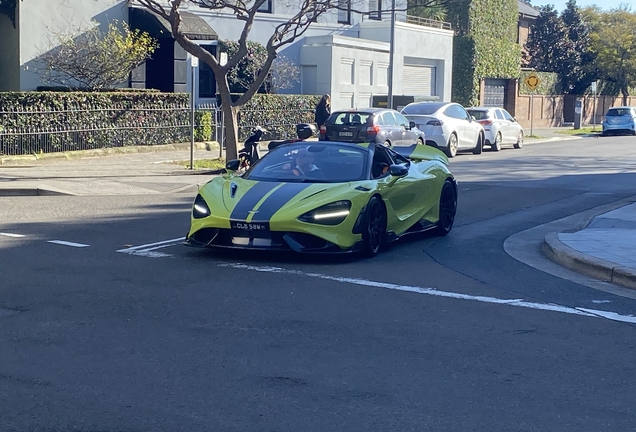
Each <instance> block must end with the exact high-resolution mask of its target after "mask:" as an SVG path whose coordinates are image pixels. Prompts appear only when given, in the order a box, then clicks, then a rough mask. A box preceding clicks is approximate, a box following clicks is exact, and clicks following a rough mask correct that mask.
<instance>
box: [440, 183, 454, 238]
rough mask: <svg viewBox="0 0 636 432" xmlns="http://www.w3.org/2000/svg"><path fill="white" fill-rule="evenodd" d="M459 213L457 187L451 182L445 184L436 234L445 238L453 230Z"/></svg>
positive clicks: (441, 194)
mask: <svg viewBox="0 0 636 432" xmlns="http://www.w3.org/2000/svg"><path fill="white" fill-rule="evenodd" d="M456 213H457V192H456V191H455V186H453V184H452V183H451V182H450V181H449V180H446V181H445V182H444V186H442V192H441V193H440V196H439V221H438V222H437V227H436V228H435V233H436V234H437V235H440V236H445V235H446V234H448V233H449V232H451V230H452V229H453V223H454V222H455V214H456Z"/></svg>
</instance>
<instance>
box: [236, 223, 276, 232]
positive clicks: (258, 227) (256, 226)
mask: <svg viewBox="0 0 636 432" xmlns="http://www.w3.org/2000/svg"><path fill="white" fill-rule="evenodd" d="M230 227H231V228H232V229H237V230H242V231H268V230H269V224H268V223H266V222H230Z"/></svg>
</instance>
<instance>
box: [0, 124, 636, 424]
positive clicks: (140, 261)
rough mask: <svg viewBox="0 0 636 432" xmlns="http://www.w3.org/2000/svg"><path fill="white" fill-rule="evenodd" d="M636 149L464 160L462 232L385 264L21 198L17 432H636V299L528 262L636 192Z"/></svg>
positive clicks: (184, 217) (3, 410)
mask: <svg viewBox="0 0 636 432" xmlns="http://www.w3.org/2000/svg"><path fill="white" fill-rule="evenodd" d="M635 142H636V138H634V137H609V138H589V139H582V140H575V141H564V142H559V143H546V144H533V145H527V146H525V147H524V148H523V149H520V150H512V149H510V150H508V149H506V150H503V151H501V152H499V153H493V152H488V151H487V152H484V154H482V155H472V154H470V155H469V154H461V155H459V156H458V157H456V158H454V159H453V160H452V161H451V169H452V170H453V171H454V172H455V174H456V175H457V177H458V179H459V182H460V183H459V185H460V195H459V200H460V201H459V210H458V216H457V220H456V226H455V228H454V230H453V231H452V232H451V234H450V235H449V236H447V237H444V238H437V237H434V236H432V235H428V234H426V235H416V236H413V237H411V238H408V239H405V240H404V241H400V242H399V243H396V244H394V245H392V246H391V247H389V248H387V250H385V251H384V252H383V253H381V254H380V255H379V256H377V257H376V258H374V259H368V260H364V259H360V258H357V257H344V258H343V257H334V258H329V257H307V256H295V255H280V254H254V253H249V254H245V253H228V252H217V251H208V250H199V249H193V248H187V247H185V246H182V245H181V244H180V242H179V239H180V238H182V237H183V236H184V235H185V232H186V230H187V228H188V223H189V216H188V212H189V208H190V204H191V200H192V197H190V196H188V195H184V194H173V195H165V196H118V197H23V198H0V233H1V234H2V235H0V329H2V331H1V332H0V431H3V432H4V431H37V432H39V431H42V432H44V431H46V432H53V431H55V432H57V431H90V432H97V431H127V432H128V431H134V432H137V431H188V432H194V431H336V430H338V431H340V430H342V431H372V430H373V431H375V430H377V431H425V430H430V431H484V432H492V431H541V432H545V431H583V430H584V431H593V430H617V431H627V430H632V429H633V427H634V424H636V412H635V410H636V408H634V404H633V401H634V400H635V399H636V387H635V386H633V385H632V382H633V377H634V376H635V375H636V362H634V359H635V358H636V327H635V325H634V319H633V317H632V315H636V300H634V297H635V296H634V295H633V294H632V292H629V291H627V290H613V289H611V287H605V288H606V289H603V287H601V289H595V288H591V286H596V285H595V284H594V283H593V281H589V283H587V282H585V281H583V282H581V279H580V278H574V277H569V275H570V273H569V272H567V271H563V272H559V271H556V272H553V273H556V275H555V274H551V273H548V272H545V271H543V270H541V269H540V268H536V267H541V266H530V265H527V264H526V263H524V262H522V261H520V260H519V259H515V258H513V257H512V256H510V255H509V254H508V253H507V252H506V250H507V249H506V247H508V248H513V249H515V250H516V251H517V258H519V256H528V257H534V258H533V259H532V260H530V259H529V260H528V261H533V262H538V261H540V258H537V255H539V252H538V251H539V248H540V242H541V238H538V237H532V236H525V237H519V234H520V233H525V232H531V231H529V230H532V229H535V227H539V226H549V224H551V223H554V221H558V220H562V219H563V218H567V217H570V218H572V217H573V216H572V215H577V214H579V213H581V212H585V211H588V210H590V209H594V208H595V207H599V206H608V205H609V206H611V205H613V204H614V203H617V202H619V201H620V200H621V199H623V198H626V197H628V196H632V195H636V146H634V143H635ZM573 218H574V219H573V220H576V216H574V217H573ZM515 239H517V240H515ZM511 242H516V243H515V244H513V245H511V244H510V243H511ZM505 245H506V247H505ZM602 315H605V316H606V317H602Z"/></svg>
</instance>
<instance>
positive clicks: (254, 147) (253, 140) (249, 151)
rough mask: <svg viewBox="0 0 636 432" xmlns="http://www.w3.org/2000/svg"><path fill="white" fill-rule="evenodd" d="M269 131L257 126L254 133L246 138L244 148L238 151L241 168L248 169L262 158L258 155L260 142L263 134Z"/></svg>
mask: <svg viewBox="0 0 636 432" xmlns="http://www.w3.org/2000/svg"><path fill="white" fill-rule="evenodd" d="M265 132H267V130H265V129H264V128H262V127H260V126H256V127H255V128H254V129H252V135H250V136H249V138H247V140H245V144H243V148H242V149H240V150H239V151H238V159H239V160H240V161H241V164H240V165H239V169H240V170H247V169H249V167H251V166H252V165H254V164H255V163H256V161H258V160H259V159H260V156H259V155H258V143H259V142H260V141H261V137H262V136H263V134H264V133H265Z"/></svg>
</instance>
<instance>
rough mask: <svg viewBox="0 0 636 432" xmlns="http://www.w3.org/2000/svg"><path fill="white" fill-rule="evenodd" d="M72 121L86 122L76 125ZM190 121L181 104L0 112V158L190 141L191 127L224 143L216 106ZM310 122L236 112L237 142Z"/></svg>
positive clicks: (200, 136) (297, 116) (287, 132)
mask: <svg viewBox="0 0 636 432" xmlns="http://www.w3.org/2000/svg"><path fill="white" fill-rule="evenodd" d="M80 116H81V117H80ZM77 118H82V119H84V118H86V119H90V121H85V122H83V123H84V124H81V123H82V122H80V124H78V121H77ZM194 118H195V122H194V125H192V121H191V108H188V107H182V106H175V107H166V108H134V107H125V106H118V107H114V108H107V109H103V108H102V109H99V108H90V107H89V108H82V109H80V108H78V107H72V108H64V109H59V110H44V111H43V110H40V111H35V110H31V109H28V108H25V109H19V110H7V111H3V110H0V155H25V154H41V153H53V152H68V151H73V150H91V149H104V148H112V147H125V146H140V145H145V146H151V145H159V144H172V143H178V142H189V141H190V139H191V138H190V137H191V133H192V127H193V126H194V130H195V140H196V141H217V142H222V143H223V144H225V141H224V136H225V134H224V127H223V125H224V119H223V114H222V111H221V109H220V107H218V106H216V105H201V106H197V107H196V110H195V116H194ZM73 119H74V120H73ZM312 119H313V111H307V112H301V111H298V110H293V111H292V110H290V111H289V112H280V111H275V110H261V111H258V110H243V111H241V112H240V113H239V121H238V123H239V124H238V129H239V140H240V141H241V142H242V141H244V140H245V139H246V138H247V137H248V136H249V135H250V134H251V131H252V129H253V128H254V127H255V126H257V125H260V126H262V127H264V128H266V129H267V130H268V134H266V135H265V136H264V139H286V138H291V137H292V136H295V125H296V124H297V123H305V122H310V121H311V120H312Z"/></svg>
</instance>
